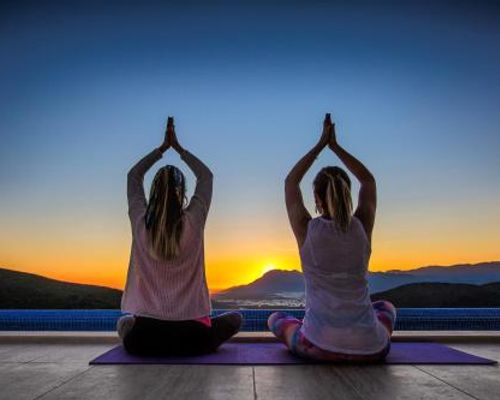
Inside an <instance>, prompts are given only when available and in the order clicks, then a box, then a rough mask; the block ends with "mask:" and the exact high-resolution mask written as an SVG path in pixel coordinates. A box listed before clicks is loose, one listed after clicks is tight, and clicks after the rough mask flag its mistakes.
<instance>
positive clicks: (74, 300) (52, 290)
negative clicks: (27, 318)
mask: <svg viewBox="0 0 500 400" xmlns="http://www.w3.org/2000/svg"><path fill="white" fill-rule="evenodd" d="M121 295H122V292H121V290H117V289H111V288H107V287H102V286H94V285H82V284H77V283H69V282H62V281H58V280H55V279H49V278H45V277H43V276H40V275H35V274H28V273H25V272H18V271H12V270H9V269H4V268H0V308H10V309H12V308H20V309H23V308H31V309H44V308H47V309H50V308H55V309H58V308H59V309H63V308H66V309H68V308H87V309H92V308H120V300H121Z"/></svg>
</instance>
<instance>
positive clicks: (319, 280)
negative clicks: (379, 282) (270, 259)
mask: <svg viewBox="0 0 500 400" xmlns="http://www.w3.org/2000/svg"><path fill="white" fill-rule="evenodd" d="M326 147H329V148H330V149H331V150H332V151H333V152H334V153H335V154H336V155H337V156H338V157H339V158H340V160H341V161H342V162H343V163H344V165H345V166H346V167H347V169H348V170H349V171H350V172H351V173H352V174H353V175H354V176H355V177H356V178H357V180H358V181H359V183H360V185H361V188H360V191H359V196H358V206H357V208H356V210H355V211H354V212H353V205H352V199H351V181H350V179H349V176H348V174H347V173H346V172H345V171H344V170H343V169H342V168H340V167H337V166H329V167H325V168H323V169H321V170H320V171H319V173H318V174H317V175H316V177H315V179H314V182H313V191H314V199H315V203H316V210H317V211H318V212H319V213H320V216H319V217H317V218H312V217H311V215H310V214H309V212H308V211H307V209H306V208H305V206H304V202H303V200H302V193H301V191H300V186H299V185H300V181H301V180H302V178H303V177H304V175H305V174H306V172H307V171H308V170H309V168H310V167H311V165H312V164H313V162H314V160H315V159H316V157H317V156H318V155H319V154H320V152H321V151H322V150H323V149H325V148H326ZM285 200H286V208H287V212H288V218H289V220H290V224H291V227H292V230H293V233H294V235H295V238H296V239H297V243H298V246H299V253H300V259H301V264H302V270H303V273H304V279H305V285H306V311H305V315H304V319H303V320H302V321H300V320H298V319H296V318H293V317H291V316H288V315H287V314H285V313H283V312H277V313H274V314H272V315H271V316H270V317H269V319H268V326H269V329H270V330H271V331H272V332H273V333H274V334H275V335H276V336H277V337H278V338H279V339H280V340H282V341H283V342H284V343H285V344H286V345H287V346H288V348H289V349H290V351H291V352H293V353H295V354H297V355H298V356H301V357H304V358H311V359H318V360H325V361H356V362H369V361H379V360H382V359H383V358H384V357H385V356H386V355H387V353H388V352H389V348H390V337H391V334H392V331H393V329H394V323H395V319H396V310H395V308H394V306H393V305H392V304H391V303H389V302H387V301H377V302H374V303H372V302H371V300H370V295H369V292H368V282H367V272H368V261H369V259H370V254H371V237H372V231H373V225H374V221H375V209H376V184H375V178H374V177H373V175H372V174H371V173H370V171H368V169H367V168H366V167H365V166H364V165H363V164H362V163H361V162H360V161H358V160H357V159H356V158H355V157H353V156H352V155H351V154H349V153H348V152H347V151H346V150H344V149H343V148H342V147H341V146H340V145H339V144H338V143H337V140H336V135H335V125H334V124H332V122H331V118H330V114H326V117H325V120H324V122H323V133H322V135H321V138H320V140H319V142H318V143H317V144H316V145H315V146H314V147H313V148H312V149H311V150H310V151H309V152H308V153H307V154H306V155H305V156H304V157H302V158H301V159H300V160H299V162H298V163H297V164H296V165H295V166H294V167H293V168H292V170H291V171H290V173H289V174H288V176H287V178H286V180H285Z"/></svg>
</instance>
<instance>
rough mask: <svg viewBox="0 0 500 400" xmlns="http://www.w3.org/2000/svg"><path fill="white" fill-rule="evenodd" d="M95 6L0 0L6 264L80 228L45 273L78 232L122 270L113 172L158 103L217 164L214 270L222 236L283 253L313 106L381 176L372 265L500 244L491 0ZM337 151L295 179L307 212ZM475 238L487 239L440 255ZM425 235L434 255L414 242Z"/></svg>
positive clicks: (121, 226) (119, 176) (156, 140)
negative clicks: (290, 194)
mask: <svg viewBox="0 0 500 400" xmlns="http://www.w3.org/2000/svg"><path fill="white" fill-rule="evenodd" d="M106 4H107V5H106V6H102V5H99V4H97V3H93V2H90V3H87V2H85V3H83V2H82V3H79V2H72V3H71V5H62V4H57V3H50V2H46V3H44V5H43V6H40V5H37V4H36V3H31V4H30V3H22V2H11V3H3V5H2V7H3V9H2V10H1V14H2V17H1V24H0V29H1V30H0V50H1V57H2V60H1V63H0V87H2V91H1V92H0V134H1V140H2V146H1V148H0V191H1V193H2V196H1V198H0V220H2V222H3V223H2V227H1V228H0V264H4V265H7V264H9V265H11V266H13V267H14V266H15V267H17V268H20V269H26V270H37V268H38V267H37V264H36V262H35V261H33V260H31V259H30V258H25V257H24V256H22V255H21V254H20V249H21V247H20V246H21V244H20V243H22V245H23V246H24V247H23V248H26V250H27V251H28V252H30V249H31V247H30V246H31V245H33V246H35V244H36V246H35V247H33V251H35V250H34V249H35V248H36V249H39V248H40V247H46V246H48V247H50V248H52V249H57V248H58V246H59V247H60V243H61V240H62V238H64V240H70V239H68V238H74V239H73V240H74V241H73V242H71V245H70V244H67V246H68V255H67V257H66V258H64V259H57V260H52V259H51V258H50V254H47V255H46V256H44V257H45V258H44V261H43V263H44V265H46V267H45V269H43V270H44V271H45V270H47V269H50V268H51V267H50V266H51V265H59V267H58V268H59V269H60V270H61V271H62V270H63V269H64V268H68V267H64V265H65V264H64V262H67V263H68V265H69V264H71V263H72V262H73V261H74V260H73V258H72V257H74V256H73V255H71V254H73V253H74V251H73V250H74V248H78V245H79V243H82V242H83V243H86V245H85V246H87V247H84V248H85V249H86V250H85V251H86V252H92V251H94V250H95V249H96V248H98V247H99V246H100V245H99V244H98V243H97V242H99V243H107V242H106V241H107V240H108V241H109V243H110V246H109V248H112V249H113V251H115V250H116V249H120V252H121V253H120V256H119V257H118V258H119V260H118V261H116V262H114V264H113V265H115V264H116V266H115V267H113V268H114V269H113V271H114V273H115V274H122V272H118V271H119V267H118V266H119V265H121V264H120V263H122V262H123V260H124V259H125V258H126V257H125V256H126V255H127V251H128V250H127V246H128V242H127V240H128V237H127V235H128V231H127V229H128V225H127V224H128V222H127V220H126V218H124V217H126V202H125V197H124V194H125V175H126V172H127V170H128V168H129V167H130V166H131V165H132V164H133V163H134V162H135V161H136V160H137V159H138V158H140V157H141V156H142V155H144V154H146V153H147V152H148V151H149V150H150V149H152V148H153V147H155V146H158V145H159V144H160V142H161V139H162V135H163V129H164V123H165V120H166V116H167V115H174V116H175V118H176V125H177V131H178V135H179V138H180V140H181V141H182V143H183V144H184V145H185V147H187V148H189V149H191V150H192V151H193V152H194V153H196V154H198V155H199V156H200V157H201V158H202V159H203V160H205V161H206V162H207V164H209V166H210V167H211V168H212V169H213V171H214V173H215V176H216V185H215V192H214V201H213V208H212V210H211V217H210V220H209V225H208V226H207V235H208V244H209V245H210V246H212V248H213V249H215V250H213V254H212V255H210V254H209V263H212V264H214V265H215V264H216V263H217V262H219V261H217V260H219V259H220V258H221V257H222V258H224V257H225V256H224V248H225V247H226V246H227V247H234V246H236V247H237V248H239V249H240V250H239V251H240V253H241V257H245V255H247V253H248V254H250V253H252V254H254V253H255V252H258V253H259V252H260V253H259V257H261V258H262V260H264V259H267V258H269V259H274V258H278V259H279V258H280V256H276V254H280V252H285V253H286V254H291V253H292V252H293V251H295V249H294V242H293V238H292V237H291V232H290V230H289V229H288V225H287V221H286V215H285V210H284V207H283V196H282V181H283V179H284V177H285V175H286V173H287V172H288V170H289V168H290V167H291V166H292V165H293V163H294V162H295V161H296V160H297V159H298V158H299V157H300V156H301V155H302V154H303V153H304V152H305V151H306V150H307V149H308V147H310V146H312V145H313V144H314V143H315V141H316V140H317V138H318V135H319V133H320V129H321V120H322V118H323V115H324V113H325V112H331V113H332V116H333V118H334V119H335V120H336V122H337V131H338V138H339V141H340V142H341V143H342V144H343V145H344V146H345V147H346V148H347V149H348V150H350V151H352V152H353V153H354V154H355V155H356V156H358V157H359V158H361V160H363V161H364V162H365V163H366V165H367V166H368V167H369V168H371V169H372V171H373V172H374V173H375V175H376V177H377V179H378V187H379V213H378V217H377V218H378V219H377V228H376V231H375V235H376V236H375V239H374V240H375V241H374V248H375V246H376V245H377V244H378V245H379V246H378V248H380V249H381V250H380V253H377V252H376V251H377V250H376V249H375V254H374V259H373V260H372V262H375V267H376V268H378V269H384V268H395V267H398V266H401V267H411V266H417V265H418V264H419V263H434V262H435V263H446V262H453V260H455V259H456V261H457V262H458V261H474V260H475V261H478V260H480V259H483V258H492V257H498V256H500V254H499V253H498V250H497V248H498V246H497V245H496V246H495V245H494V243H495V242H496V243H498V237H499V234H500V230H499V228H498V223H500V213H499V211H498V206H497V203H498V199H499V194H500V193H499V187H500V185H499V184H500V176H499V173H498V171H499V170H500V169H499V166H500V162H499V149H500V132H499V131H500V113H498V105H499V104H500V74H499V73H498V71H499V70H500V45H499V43H500V23H499V22H500V8H499V7H498V6H496V5H495V4H494V3H481V2H475V3H474V4H467V3H460V2H459V3H454V4H452V3H445V2H441V3H437V5H436V3H434V4H433V3H431V2H429V3H426V2H423V3H422V2H419V4H418V5H416V4H412V3H411V2H400V3H390V2H383V3H378V4H369V3H355V4H352V5H348V4H341V3H336V4H333V5H332V4H328V2H324V3H321V2H312V3H301V2H291V3H290V2H275V3H272V4H271V3H268V4H264V3H258V4H257V5H256V4H253V5H250V3H247V4H246V5H235V4H231V3H226V2H213V3H209V4H208V5H207V4H204V3H203V4H201V3H196V2H188V3H183V4H184V5H180V4H178V5H175V6H174V5H170V4H171V3H169V4H167V5H165V4H160V3H154V2H146V4H144V3H134V2H125V3H123V2H120V3H118V2H108V3H106ZM140 4H142V5H140ZM166 162H173V163H177V164H179V159H178V158H177V157H175V156H172V155H169V154H168V155H166V156H165V157H164V159H163V160H162V161H161V162H160V163H159V164H158V166H160V165H163V164H164V163H166ZM334 163H337V160H336V159H335V158H334V157H333V156H332V155H331V154H328V153H325V154H324V155H322V156H321V157H320V159H319V160H318V163H317V164H315V166H314V168H313V172H312V173H311V174H309V176H308V177H307V179H306V180H305V182H304V186H303V187H304V192H305V197H306V201H307V202H308V204H309V205H310V206H312V198H311V193H310V183H311V180H312V178H313V176H314V175H313V173H314V171H317V170H318V169H319V168H320V167H321V166H323V165H325V164H334ZM151 175H152V174H151ZM150 180H151V176H148V177H147V180H146V182H147V183H148V182H150ZM189 182H190V186H191V188H192V186H193V182H192V177H190V181H189ZM310 208H311V209H312V207H310ZM484 225H487V226H484ZM429 230H432V234H431V236H430V237H432V240H433V242H432V243H430V242H429V240H431V239H429ZM44 232H45V233H44ZM468 235H469V236H471V237H476V238H478V240H479V239H481V238H482V237H483V236H484V240H482V242H481V243H482V245H481V246H479V247H477V246H476V247H474V246H472V248H470V249H469V250H468V251H469V253H466V252H463V251H460V252H457V253H456V256H455V258H453V257H452V256H450V254H449V252H450V248H452V249H454V248H455V249H461V250H463V247H464V243H470V241H471V237H469V236H468ZM477 235H483V236H480V237H478V236H477ZM259 238H260V239H259ZM94 241H95V242H94ZM242 242H252V243H253V245H252V246H250V247H245V245H244V244H242ZM111 243H114V244H113V245H111ZM436 243H437V244H436ZM439 244H441V245H442V246H447V249H443V251H444V253H443V254H446V256H442V257H441V256H439ZM420 245H422V246H423V249H424V250H423V252H424V253H425V249H426V248H427V247H428V253H429V256H428V257H427V258H426V257H423V256H422V257H420V258H418V257H417V258H415V256H414V253H413V252H410V251H409V250H408V249H414V248H415V246H420ZM238 246H242V247H241V248H240V247H238ZM259 246H260V247H259ZM426 246H427V247H426ZM450 246H451V247H450ZM391 247H398V257H397V258H391V257H390V256H389V253H390V249H391ZM69 249H73V250H72V253H71V252H70V250H69ZM405 250H408V251H407V254H409V255H408V257H407V258H404V257H403V255H402V254H404V251H405ZM82 251H83V250H82ZM207 251H208V252H209V253H210V250H207ZM412 251H414V250H412ZM97 253H98V254H101V253H99V252H97ZM51 254H53V251H52V252H51ZM108 256H109V259H112V258H113V257H112V256H111V255H106V257H108ZM96 257H98V256H97V255H96ZM106 257H105V258H106ZM231 257H232V256H231ZM231 257H230V256H229V255H228V259H230V258H231ZM273 257H274V258H273ZM287 257H288V258H287ZM290 257H292V258H290ZM106 259H107V258H106ZM283 259H288V260H291V259H293V256H292V255H289V256H283ZM459 259H460V260H459ZM51 260H52V261H51ZM65 260H66V261H65ZM210 260H211V261H210ZM90 262H91V261H90V260H89V263H90ZM263 262H264V261H263ZM294 262H295V261H294ZM278 264H279V263H278ZM281 266H283V267H285V265H281ZM209 267H210V266H209ZM286 267H290V268H291V267H293V268H295V267H296V265H286ZM56 269H57V268H56ZM214 269H215V267H214ZM54 274H55V275H57V273H56V272H54ZM122 275H123V274H122ZM122 275H120V276H122ZM79 279H82V280H85V279H87V278H86V277H79ZM103 279H104V278H103Z"/></svg>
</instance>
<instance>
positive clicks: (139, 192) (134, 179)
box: [127, 145, 165, 225]
mask: <svg viewBox="0 0 500 400" xmlns="http://www.w3.org/2000/svg"><path fill="white" fill-rule="evenodd" d="M164 151H165V150H164V147H163V145H162V146H160V147H157V148H156V149H154V150H153V151H151V152H150V153H149V154H147V155H146V156H145V157H143V158H142V159H141V160H139V162H137V163H136V164H135V165H134V166H133V167H132V168H131V169H130V171H129V172H128V174H127V200H128V215H129V217H130V220H131V222H132V224H133V225H135V223H136V222H137V218H139V217H140V216H142V215H144V213H145V212H146V207H147V201H146V195H145V194H144V175H145V174H146V172H147V171H148V170H149V169H150V168H151V167H152V166H153V164H154V163H155V162H157V161H158V160H159V159H160V158H162V155H163V152H164Z"/></svg>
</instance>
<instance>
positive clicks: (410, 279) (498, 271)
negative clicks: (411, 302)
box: [368, 261, 500, 293]
mask: <svg viewBox="0 0 500 400" xmlns="http://www.w3.org/2000/svg"><path fill="white" fill-rule="evenodd" d="M419 282H440V283H466V284H473V285H483V284H486V283H491V282H500V262H498V261H492V262H484V263H478V264H457V265H451V266H427V267H420V268H416V269H412V270H409V271H401V270H392V271H387V272H371V273H370V274H369V278H368V283H369V287H370V291H371V292H372V293H377V292H381V291H385V290H389V289H392V288H395V287H398V286H401V285H406V284H409V283H419Z"/></svg>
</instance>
